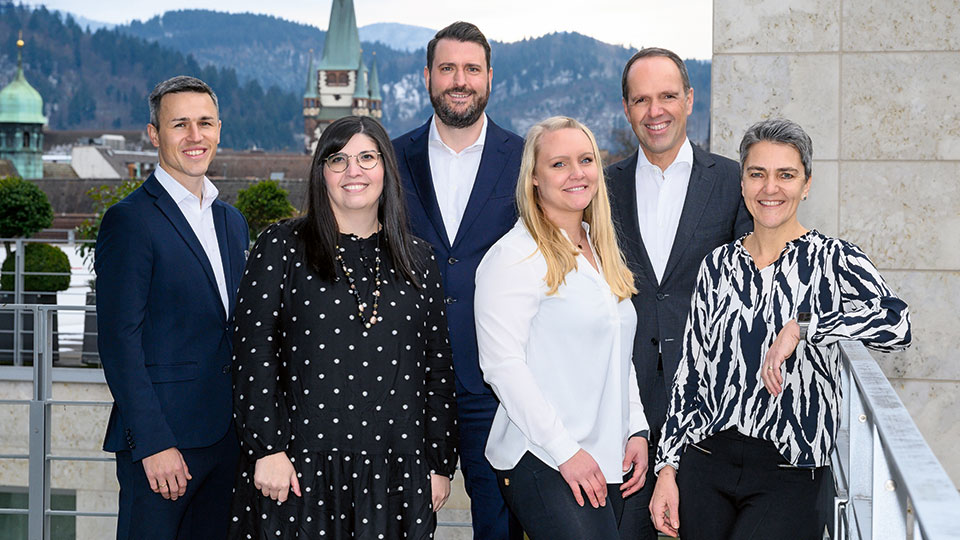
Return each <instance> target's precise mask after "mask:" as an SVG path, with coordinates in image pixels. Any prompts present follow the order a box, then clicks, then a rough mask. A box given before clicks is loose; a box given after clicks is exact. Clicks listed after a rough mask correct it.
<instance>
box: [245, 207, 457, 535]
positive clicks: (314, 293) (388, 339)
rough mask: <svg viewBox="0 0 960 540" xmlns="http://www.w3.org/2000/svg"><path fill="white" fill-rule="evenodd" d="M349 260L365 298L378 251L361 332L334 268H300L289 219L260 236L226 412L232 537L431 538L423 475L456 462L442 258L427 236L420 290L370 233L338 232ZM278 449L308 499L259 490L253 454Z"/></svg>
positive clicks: (248, 275)
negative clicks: (237, 452)
mask: <svg viewBox="0 0 960 540" xmlns="http://www.w3.org/2000/svg"><path fill="white" fill-rule="evenodd" d="M339 238H340V239H339V244H340V249H341V255H342V257H343V262H344V265H346V266H347V268H348V269H349V270H350V272H351V275H352V276H353V278H354V280H355V285H356V288H357V293H358V294H359V296H360V298H361V299H363V300H364V301H366V303H367V304H368V306H367V308H366V309H365V310H364V313H365V316H369V314H370V312H371V310H372V306H373V299H374V295H373V292H374V290H375V259H376V255H377V254H378V253H379V254H380V255H381V257H380V274H381V276H382V277H381V282H382V285H381V294H380V297H379V302H378V304H379V305H378V307H377V311H378V316H379V318H380V320H379V321H378V322H377V323H376V324H373V325H371V326H370V327H369V328H367V327H366V325H365V324H364V323H363V322H362V321H361V319H360V318H359V317H358V308H357V300H356V299H355V297H354V296H352V295H351V293H350V287H349V282H348V280H347V278H346V277H345V276H344V273H343V271H342V270H341V269H340V268H339V267H338V270H337V275H338V276H339V278H338V279H337V280H336V281H334V282H332V283H331V282H329V281H325V280H322V279H320V278H319V277H317V275H316V274H315V273H314V272H313V271H312V270H311V268H310V266H309V265H308V264H307V260H306V256H305V254H304V252H303V246H302V244H301V242H300V240H299V235H298V234H297V232H296V230H295V228H294V226H293V225H292V224H291V222H284V223H280V224H276V225H273V226H271V227H270V228H268V229H267V230H266V231H264V232H263V234H261V235H260V238H259V239H258V240H257V243H256V245H255V246H254V248H253V250H252V252H251V253H250V256H249V259H248V261H247V267H246V271H245V273H244V276H243V280H242V281H241V284H240V291H239V295H238V303H237V308H236V315H235V317H236V319H235V320H236V329H235V335H234V376H233V381H234V416H235V419H236V424H237V428H238V430H239V433H240V439H241V447H242V454H243V456H242V460H241V471H240V473H239V474H238V476H237V481H236V485H235V488H234V499H233V508H232V513H231V514H232V523H231V529H230V538H232V539H267V538H283V539H288V538H310V539H317V538H324V539H326V538H330V539H338V540H339V539H355V538H357V539H369V540H389V539H400V538H411V539H427V538H432V537H433V533H434V529H435V528H436V517H435V516H436V515H435V514H434V512H433V508H432V504H431V490H430V474H431V473H435V474H442V475H446V476H451V477H452V476H453V473H454V469H455V466H456V461H457V449H456V443H457V431H456V401H455V396H454V377H453V364H452V361H451V357H450V345H449V342H448V339H447V324H446V318H445V315H444V312H443V293H442V290H441V286H440V275H439V271H438V269H437V264H436V261H435V260H434V259H433V256H432V254H430V251H429V250H428V249H426V246H425V245H424V244H423V242H422V241H420V242H419V243H418V247H420V248H423V249H420V250H419V251H420V252H421V253H422V255H420V258H421V259H422V260H421V261H420V263H421V264H420V266H421V267H422V268H424V270H422V271H421V272H420V273H419V275H420V280H421V285H422V286H421V288H417V286H416V285H414V284H413V283H411V282H409V281H407V280H406V279H404V277H403V275H402V273H401V272H399V271H395V269H394V266H393V262H392V259H391V258H390V256H389V255H388V253H387V252H386V250H385V249H384V248H382V247H381V246H382V245H383V243H384V242H386V237H385V236H383V235H382V233H378V234H375V235H373V236H371V237H370V238H366V239H360V238H357V237H355V236H347V235H340V237H339ZM280 451H284V452H286V454H287V456H288V457H289V458H290V461H291V462H292V463H293V466H294V468H295V469H296V471H297V478H298V482H299V484H300V489H301V493H302V497H297V496H295V495H294V494H293V493H292V492H291V494H290V497H289V498H288V499H287V501H286V502H284V503H282V504H281V503H278V502H277V501H273V500H271V499H269V498H268V497H265V496H264V495H263V494H262V493H261V492H260V491H258V490H257V489H256V488H255V487H254V484H253V475H254V466H255V463H256V460H257V459H259V458H261V457H264V456H267V455H270V454H274V453H276V452H280Z"/></svg>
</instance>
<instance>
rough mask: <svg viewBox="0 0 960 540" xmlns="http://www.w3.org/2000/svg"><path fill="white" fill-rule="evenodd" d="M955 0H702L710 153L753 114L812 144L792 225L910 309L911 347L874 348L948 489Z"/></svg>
mask: <svg viewBox="0 0 960 540" xmlns="http://www.w3.org/2000/svg"><path fill="white" fill-rule="evenodd" d="M958 13H960V0H903V1H893V0H877V1H876V2H852V1H843V0H783V1H780V2H772V1H757V0H752V1H747V2H743V1H737V0H714V19H713V74H712V78H713V87H712V96H711V99H712V103H711V105H712V107H711V116H712V122H713V124H712V125H713V129H712V134H711V136H712V138H711V148H712V149H713V151H715V152H718V153H720V154H723V155H726V156H729V157H733V158H735V157H736V154H737V149H738V145H739V142H740V137H741V136H742V134H743V132H744V131H745V130H746V128H747V127H748V126H750V125H751V124H752V123H753V122H756V121H758V120H761V119H764V118H769V117H776V116H782V117H786V118H790V119H792V120H794V121H796V122H798V123H799V124H800V125H802V126H803V127H804V129H806V130H807V132H808V133H810V135H811V137H812V138H813V145H814V157H815V161H814V166H813V186H812V188H811V196H810V199H808V200H807V201H806V202H805V203H804V204H802V205H801V207H800V217H801V223H803V224H804V225H806V226H807V227H815V228H817V229H819V230H821V231H822V232H824V233H826V234H830V235H838V236H840V237H842V238H845V239H847V240H850V241H852V242H854V243H856V244H857V245H859V246H860V247H862V248H863V249H864V250H865V251H866V253H867V254H868V255H869V256H870V257H871V259H872V260H873V261H874V262H875V263H876V265H877V266H878V267H879V268H880V270H881V272H883V274H884V276H885V277H886V279H887V280H888V281H889V283H890V284H891V286H892V287H894V289H895V290H896V291H897V292H898V293H899V294H900V295H901V296H902V297H903V298H904V299H905V300H906V301H907V302H908V303H909V304H910V308H911V311H912V313H913V324H914V344H913V347H911V348H910V349H909V350H907V351H905V352H902V353H897V354H891V355H881V354H877V353H874V356H875V358H877V360H878V362H879V363H880V365H881V367H882V368H883V370H884V372H885V373H886V375H887V376H888V377H889V378H890V381H891V383H892V384H893V387H894V389H895V390H896V391H897V392H898V393H899V395H900V398H901V399H902V400H903V402H904V405H905V406H906V407H907V409H908V410H909V411H910V413H911V414H912V415H913V418H914V420H915V421H916V423H917V425H918V427H919V428H920V431H921V433H923V435H924V437H925V438H926V439H927V442H928V443H929V444H930V447H931V448H932V449H933V451H934V453H935V454H936V455H937V457H938V458H939V459H940V461H941V463H943V466H944V468H945V469H946V470H947V472H948V473H949V474H950V476H951V478H952V480H953V482H954V484H955V485H960V454H958V453H957V452H956V448H957V447H958V446H960V427H958V425H957V422H956V418H957V417H958V416H960V367H958V366H960V363H958V362H957V358H956V351H957V350H958V349H960V333H958V332H957V331H956V327H955V325H954V324H952V322H953V321H956V319H957V315H956V304H957V299H958V298H960V242H958V240H957V238H960V181H958V180H957V179H958V176H960V100H958V99H957V95H956V94H957V89H958V88H960V54H958V53H960V18H958V17H957V14H958Z"/></svg>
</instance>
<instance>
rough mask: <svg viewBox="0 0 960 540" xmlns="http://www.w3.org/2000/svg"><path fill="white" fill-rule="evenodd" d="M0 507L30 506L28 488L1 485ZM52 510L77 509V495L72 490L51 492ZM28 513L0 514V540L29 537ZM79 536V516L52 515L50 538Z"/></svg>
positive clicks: (66, 538) (63, 539)
mask: <svg viewBox="0 0 960 540" xmlns="http://www.w3.org/2000/svg"><path fill="white" fill-rule="evenodd" d="M0 508H15V509H24V510H26V509H27V508H28V497H27V488H22V487H0ZM50 509H51V510H76V509H77V495H76V493H75V492H73V491H72V490H53V491H52V493H50ZM28 521H29V520H28V516H27V515H26V514H0V540H20V539H21V538H26V537H27V527H28ZM76 537H77V518H76V517H74V516H50V539H51V540H72V539H74V538H76Z"/></svg>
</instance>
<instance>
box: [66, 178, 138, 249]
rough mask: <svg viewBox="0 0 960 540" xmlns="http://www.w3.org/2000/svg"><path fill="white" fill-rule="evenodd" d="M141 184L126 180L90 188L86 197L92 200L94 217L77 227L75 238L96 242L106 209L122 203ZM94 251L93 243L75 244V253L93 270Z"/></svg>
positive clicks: (94, 245)
mask: <svg viewBox="0 0 960 540" xmlns="http://www.w3.org/2000/svg"><path fill="white" fill-rule="evenodd" d="M142 183H143V182H142V181H134V180H127V181H125V182H120V183H119V184H105V185H102V186H99V187H95V188H90V190H89V191H87V197H90V198H91V199H93V207H94V215H93V217H92V218H90V219H86V220H84V221H83V223H81V224H80V225H79V226H78V227H77V237H78V238H80V239H83V240H96V239H97V234H98V233H99V232H100V221H102V220H103V214H104V213H106V211H107V208H110V207H111V206H113V205H114V204H116V203H118V202H120V201H122V200H123V199H124V198H125V197H126V196H127V195H129V194H131V193H133V192H134V190H136V189H137V188H138V187H140V184H142ZM94 251H96V244H94V243H93V242H81V243H79V244H77V253H78V254H80V256H81V257H83V261H84V262H85V263H87V264H88V265H89V266H90V268H93V257H94Z"/></svg>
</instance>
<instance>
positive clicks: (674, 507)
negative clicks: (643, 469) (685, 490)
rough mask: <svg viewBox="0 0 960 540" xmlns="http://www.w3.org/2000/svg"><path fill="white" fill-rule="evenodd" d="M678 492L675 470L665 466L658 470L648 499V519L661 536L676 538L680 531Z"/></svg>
mask: <svg viewBox="0 0 960 540" xmlns="http://www.w3.org/2000/svg"><path fill="white" fill-rule="evenodd" d="M679 508H680V490H679V489H677V470H676V469H674V468H673V467H671V466H669V465H667V466H666V467H664V468H662V469H660V474H659V475H658V476H657V484H656V487H654V488H653V495H652V496H651V497H650V519H652V520H653V526H654V527H656V529H657V530H658V531H660V532H662V533H663V534H666V535H668V536H673V537H674V538H676V536H677V535H678V534H679V531H680V510H679Z"/></svg>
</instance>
